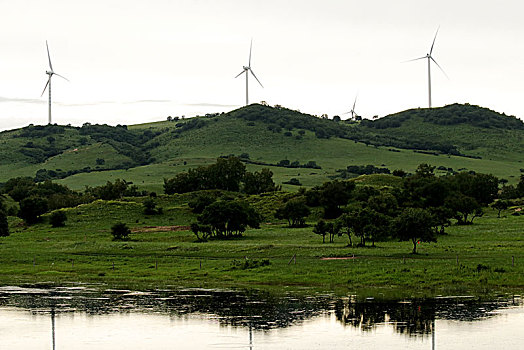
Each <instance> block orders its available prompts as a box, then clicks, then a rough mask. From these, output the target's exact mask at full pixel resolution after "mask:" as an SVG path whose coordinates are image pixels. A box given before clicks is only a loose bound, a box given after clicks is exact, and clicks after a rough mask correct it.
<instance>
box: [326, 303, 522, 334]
mask: <svg viewBox="0 0 524 350" xmlns="http://www.w3.org/2000/svg"><path fill="white" fill-rule="evenodd" d="M521 304H522V302H521V300H520V299H518V300H515V299H512V300H507V299H503V300H495V301H482V300H479V299H476V298H442V299H420V300H417V299H414V300H410V301H400V302H399V301H376V300H368V301H356V300H354V299H353V298H350V299H338V300H337V301H336V302H335V306H334V308H335V316H336V318H337V320H338V321H340V322H342V323H343V324H344V325H349V326H352V327H355V328H358V329H360V330H362V331H369V330H373V329H375V328H376V327H377V325H380V324H386V323H387V324H390V325H391V326H392V327H393V328H394V329H395V331H396V332H398V333H402V334H407V335H428V334H431V333H432V330H433V327H434V320H435V319H445V320H457V321H475V320H481V319H485V318H487V317H492V316H494V314H495V313H494V311H495V310H497V309H500V308H504V307H509V306H517V305H521Z"/></svg>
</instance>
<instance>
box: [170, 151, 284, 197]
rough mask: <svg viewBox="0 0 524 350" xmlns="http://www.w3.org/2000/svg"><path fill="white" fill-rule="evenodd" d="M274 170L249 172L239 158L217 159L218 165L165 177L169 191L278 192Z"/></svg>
mask: <svg viewBox="0 0 524 350" xmlns="http://www.w3.org/2000/svg"><path fill="white" fill-rule="evenodd" d="M272 177H273V172H271V171H270V170H269V169H262V170H261V171H259V172H254V173H250V172H246V166H245V165H244V164H243V163H242V161H241V160H240V159H239V158H237V157H232V156H231V157H227V158H222V157H221V158H218V159H217V162H216V163H215V164H211V165H209V166H200V167H198V168H192V169H189V170H188V171H187V172H183V173H179V174H177V175H176V176H175V177H174V178H171V179H164V192H165V193H166V194H174V193H187V192H194V191H202V190H225V191H233V192H238V191H240V190H241V187H242V184H243V188H242V189H243V191H244V192H246V193H248V194H259V193H263V192H272V191H276V190H277V189H278V188H277V186H276V185H275V183H274V182H273V179H272Z"/></svg>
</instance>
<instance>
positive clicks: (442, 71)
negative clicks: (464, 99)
mask: <svg viewBox="0 0 524 350" xmlns="http://www.w3.org/2000/svg"><path fill="white" fill-rule="evenodd" d="M429 58H430V59H431V60H432V61H433V63H435V64H436V65H437V67H439V68H440V70H441V71H442V73H444V75H445V76H446V78H448V79H449V77H448V75H447V74H446V72H444V69H442V67H441V66H440V65H439V64H438V63H437V61H435V59H434V58H433V57H431V56H429Z"/></svg>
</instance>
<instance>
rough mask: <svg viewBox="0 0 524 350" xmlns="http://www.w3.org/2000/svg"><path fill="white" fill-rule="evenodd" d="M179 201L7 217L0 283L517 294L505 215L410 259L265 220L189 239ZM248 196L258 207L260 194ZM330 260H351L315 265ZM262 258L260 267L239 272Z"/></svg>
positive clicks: (516, 247)
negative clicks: (29, 221) (30, 221)
mask: <svg viewBox="0 0 524 350" xmlns="http://www.w3.org/2000/svg"><path fill="white" fill-rule="evenodd" d="M282 195H285V194H282ZM189 196H190V195H175V196H161V197H159V198H158V202H159V205H160V206H162V207H163V208H164V214H162V215H156V216H145V215H144V214H143V213H142V205H141V203H140V200H141V199H128V200H125V201H110V202H105V201H96V202H93V203H91V204H87V205H81V206H79V207H77V208H72V209H68V210H67V215H68V221H67V226H66V227H63V228H51V227H50V225H49V224H47V223H45V222H44V223H40V224H37V225H34V226H30V227H24V226H23V225H22V224H21V223H20V221H19V220H18V219H16V218H10V225H11V235H10V236H9V237H5V238H2V239H1V240H0V266H1V267H0V280H1V281H2V283H3V284H6V283H13V284H20V283H25V282H27V283H34V282H53V283H63V282H66V281H76V282H89V283H104V284H107V285H109V286H121V287H127V288H142V289H143V288H165V287H180V286H184V287H202V288H215V287H228V288H244V287H257V288H266V289H274V290H279V291H282V290H304V289H306V290H308V289H315V290H319V291H335V292H336V293H340V294H345V293H359V294H360V295H382V296H392V297H399V296H405V297H409V296H435V295H449V294H457V293H458V294H483V293H499V292H500V293H502V292H514V293H522V291H524V254H523V252H524V249H523V248H524V241H523V240H522V234H523V232H522V227H523V225H522V224H523V222H524V217H523V216H512V215H509V214H510V211H508V212H505V213H503V218H500V219H499V218H497V217H496V213H494V212H492V211H491V210H488V212H487V214H486V215H485V216H484V217H481V218H478V219H477V220H476V221H475V224H474V225H470V226H456V225H454V226H451V227H449V228H448V229H447V231H448V235H444V236H441V237H439V239H438V242H437V243H423V244H421V245H420V246H419V247H418V251H419V254H417V255H412V254H410V251H411V246H410V243H409V242H396V241H390V242H379V243H377V246H376V247H374V248H372V247H366V248H350V247H347V242H346V239H347V238H345V237H339V238H336V240H335V243H332V244H328V243H326V244H322V239H321V237H319V236H317V235H314V234H313V233H312V228H311V227H306V228H301V229H290V228H287V227H285V225H284V224H283V223H282V222H277V221H275V220H274V219H271V218H270V217H268V219H267V220H266V222H265V223H264V224H263V225H262V227H261V229H258V230H248V231H247V232H246V233H245V235H244V237H243V238H241V239H233V240H228V241H210V242H206V243H197V242H196V241H195V237H194V235H193V234H192V233H191V232H190V231H188V230H187V227H185V226H187V225H189V224H190V223H191V222H193V221H194V220H195V218H194V215H193V214H192V213H191V211H190V210H189V208H188V206H187V201H188V198H189ZM250 200H251V201H253V202H254V203H255V205H259V206H260V205H263V197H260V196H259V197H255V198H252V199H250ZM257 201H259V202H257ZM117 221H124V222H126V223H127V224H128V225H129V226H130V227H131V228H133V230H134V231H135V233H133V234H132V235H131V237H132V239H131V240H130V241H126V242H117V241H113V240H112V239H111V238H112V236H111V234H110V227H111V226H112V225H113V224H114V223H115V222H117ZM310 224H311V222H310ZM161 226H162V227H166V226H169V227H177V230H176V231H163V229H162V228H159V227H161ZM147 227H149V228H147ZM155 227H156V228H155ZM146 228H147V229H146ZM140 231H142V232H140ZM293 256H295V257H296V259H295V261H292V259H291V258H292V257H293ZM333 257H346V258H347V257H350V258H351V259H347V260H342V259H340V260H339V259H334V260H322V258H333ZM353 257H354V258H353ZM264 259H268V260H269V265H267V266H258V267H254V268H243V267H245V265H250V264H251V266H248V267H253V266H252V265H253V264H255V265H256V263H254V261H258V262H261V261H262V260H264ZM246 261H248V263H246Z"/></svg>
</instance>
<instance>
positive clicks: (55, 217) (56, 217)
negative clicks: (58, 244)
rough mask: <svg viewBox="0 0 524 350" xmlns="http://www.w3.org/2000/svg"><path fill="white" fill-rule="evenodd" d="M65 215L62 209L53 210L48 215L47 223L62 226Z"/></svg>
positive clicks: (65, 218)
mask: <svg viewBox="0 0 524 350" xmlns="http://www.w3.org/2000/svg"><path fill="white" fill-rule="evenodd" d="M66 220H67V215H66V213H65V212H64V211H63V210H57V211H54V212H53V213H52V214H51V216H50V217H49V223H50V224H51V226H52V227H64V226H65V222H66Z"/></svg>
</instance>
